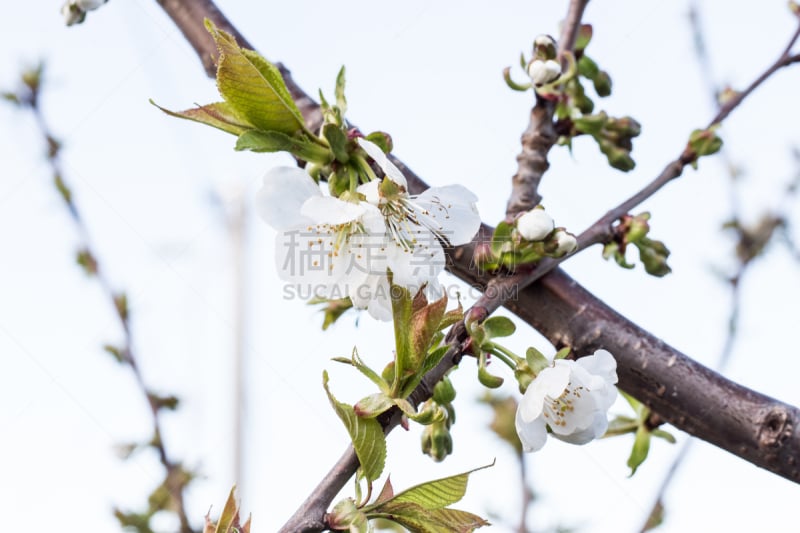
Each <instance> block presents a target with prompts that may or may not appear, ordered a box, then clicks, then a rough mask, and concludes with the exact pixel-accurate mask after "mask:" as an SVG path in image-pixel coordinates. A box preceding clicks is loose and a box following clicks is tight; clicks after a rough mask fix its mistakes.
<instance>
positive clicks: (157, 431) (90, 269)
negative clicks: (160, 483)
mask: <svg viewBox="0 0 800 533" xmlns="http://www.w3.org/2000/svg"><path fill="white" fill-rule="evenodd" d="M41 73H42V72H41V67H40V68H39V70H38V71H37V74H36V79H37V81H36V82H35V83H27V84H26V88H25V89H23V90H20V92H19V94H18V95H17V96H18V98H17V104H18V105H19V106H20V107H21V108H23V109H27V110H29V111H30V112H31V114H32V115H33V117H34V120H35V122H36V125H37V127H38V129H39V133H40V134H41V136H42V138H43V139H44V142H45V145H46V146H47V162H48V164H49V166H50V169H51V172H52V175H53V179H54V185H55V186H56V188H57V190H58V192H59V196H60V198H61V199H62V200H63V202H64V206H65V207H66V209H67V211H68V213H69V215H70V218H71V219H72V222H73V225H74V227H75V229H76V231H77V233H78V237H79V240H80V242H81V245H80V253H79V262H80V263H81V264H82V266H83V267H84V270H85V271H86V272H87V273H88V274H89V275H91V276H92V277H93V278H94V279H96V280H97V283H98V284H99V285H100V288H101V289H102V291H103V293H104V294H105V296H106V297H107V298H108V300H109V303H110V304H111V306H112V308H113V309H114V316H115V317H116V319H117V322H118V323H119V325H120V327H121V328H122V332H123V345H122V347H121V348H117V349H112V351H113V353H114V355H115V356H116V357H118V358H119V360H120V362H122V363H123V364H126V365H127V366H128V367H129V368H130V369H131V372H132V373H133V375H134V378H135V380H136V384H137V385H138V387H139V390H140V391H141V393H142V395H143V396H144V398H145V400H146V401H147V405H148V408H149V412H150V415H151V424H152V431H153V436H152V441H151V442H149V443H148V444H149V445H150V446H152V447H153V448H154V449H155V450H156V453H157V455H158V458H159V461H160V462H161V464H162V466H164V468H165V469H166V473H167V475H166V481H165V486H166V487H167V489H168V490H169V492H170V496H171V497H172V499H173V502H174V512H175V514H176V515H177V517H178V519H179V520H180V532H181V533H194V530H193V529H192V527H191V525H190V522H189V518H188V516H187V513H186V506H185V504H184V494H183V489H184V486H185V480H186V479H187V478H186V473H185V472H184V470H183V468H182V466H181V465H180V463H176V462H174V461H173V460H172V459H170V457H169V455H168V453H167V448H166V445H165V444H164V438H163V433H162V431H161V417H160V413H161V409H162V408H163V405H162V402H161V397H160V396H159V395H157V394H156V393H154V392H153V391H152V390H151V389H150V388H149V387H148V386H147V384H146V383H145V381H144V377H143V376H142V373H141V370H140V368H139V364H138V361H137V359H136V356H135V354H134V350H133V344H134V343H133V334H132V332H131V322H130V313H129V309H128V304H127V300H126V297H125V294H124V293H121V292H117V291H115V290H114V288H113V285H112V283H111V281H110V280H109V278H108V276H107V275H106V272H105V269H104V268H102V267H101V264H100V260H99V259H98V257H99V256H98V255H97V254H96V253H95V251H94V250H95V248H94V246H93V245H92V242H91V239H90V236H89V235H90V234H89V228H88V226H87V224H86V222H85V220H84V217H83V216H82V214H81V212H80V210H79V208H78V206H77V204H76V203H75V200H74V197H73V193H72V189H71V188H70V187H69V185H68V183H67V181H66V179H65V178H64V172H63V168H62V165H61V160H60V153H61V145H60V143H59V141H58V140H56V137H55V136H54V135H53V133H52V132H51V130H50V128H49V126H48V124H47V121H46V119H45V116H44V113H43V112H42V109H41V106H40V94H41Z"/></svg>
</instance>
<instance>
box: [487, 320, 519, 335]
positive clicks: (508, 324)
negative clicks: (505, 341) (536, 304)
mask: <svg viewBox="0 0 800 533" xmlns="http://www.w3.org/2000/svg"><path fill="white" fill-rule="evenodd" d="M483 329H484V330H485V331H486V335H487V336H488V337H489V338H491V339H494V338H496V337H508V336H509V335H513V334H514V332H515V331H516V330H517V326H515V325H514V323H513V322H512V321H511V319H510V318H508V317H504V316H493V317H490V318H487V319H486V320H485V321H484V322H483Z"/></svg>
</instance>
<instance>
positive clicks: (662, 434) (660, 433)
mask: <svg viewBox="0 0 800 533" xmlns="http://www.w3.org/2000/svg"><path fill="white" fill-rule="evenodd" d="M651 433H652V434H653V436H654V437H658V438H660V439H664V440H665V441H667V442H669V443H670V444H675V443H676V442H678V441H677V440H675V437H674V436H673V435H672V433H670V432H668V431H664V430H663V429H659V428H656V429H654V430H653V431H652V432H651Z"/></svg>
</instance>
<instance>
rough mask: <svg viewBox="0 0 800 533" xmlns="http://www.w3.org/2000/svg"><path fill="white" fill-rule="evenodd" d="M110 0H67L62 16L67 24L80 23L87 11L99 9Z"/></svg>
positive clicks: (62, 7) (62, 9)
mask: <svg viewBox="0 0 800 533" xmlns="http://www.w3.org/2000/svg"><path fill="white" fill-rule="evenodd" d="M106 2H108V0H67V1H66V2H65V3H64V5H63V6H61V16H62V17H64V23H65V24H66V25H67V26H72V25H73V24H80V23H81V22H83V20H84V19H85V18H86V12H87V11H92V10H93V9H97V8H98V7H100V6H102V5H103V4H105V3H106Z"/></svg>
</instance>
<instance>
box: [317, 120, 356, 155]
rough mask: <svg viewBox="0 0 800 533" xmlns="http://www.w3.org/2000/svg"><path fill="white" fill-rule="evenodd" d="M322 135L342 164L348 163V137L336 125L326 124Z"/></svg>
mask: <svg viewBox="0 0 800 533" xmlns="http://www.w3.org/2000/svg"><path fill="white" fill-rule="evenodd" d="M322 135H323V137H325V139H326V140H327V141H328V144H330V145H331V151H332V152H333V155H334V156H335V157H336V160H337V161H339V162H340V163H347V162H348V161H349V160H350V154H349V153H348V152H347V136H346V135H345V134H344V132H343V131H342V129H341V128H340V127H339V126H337V125H336V124H325V125H324V126H323V127H322Z"/></svg>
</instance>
